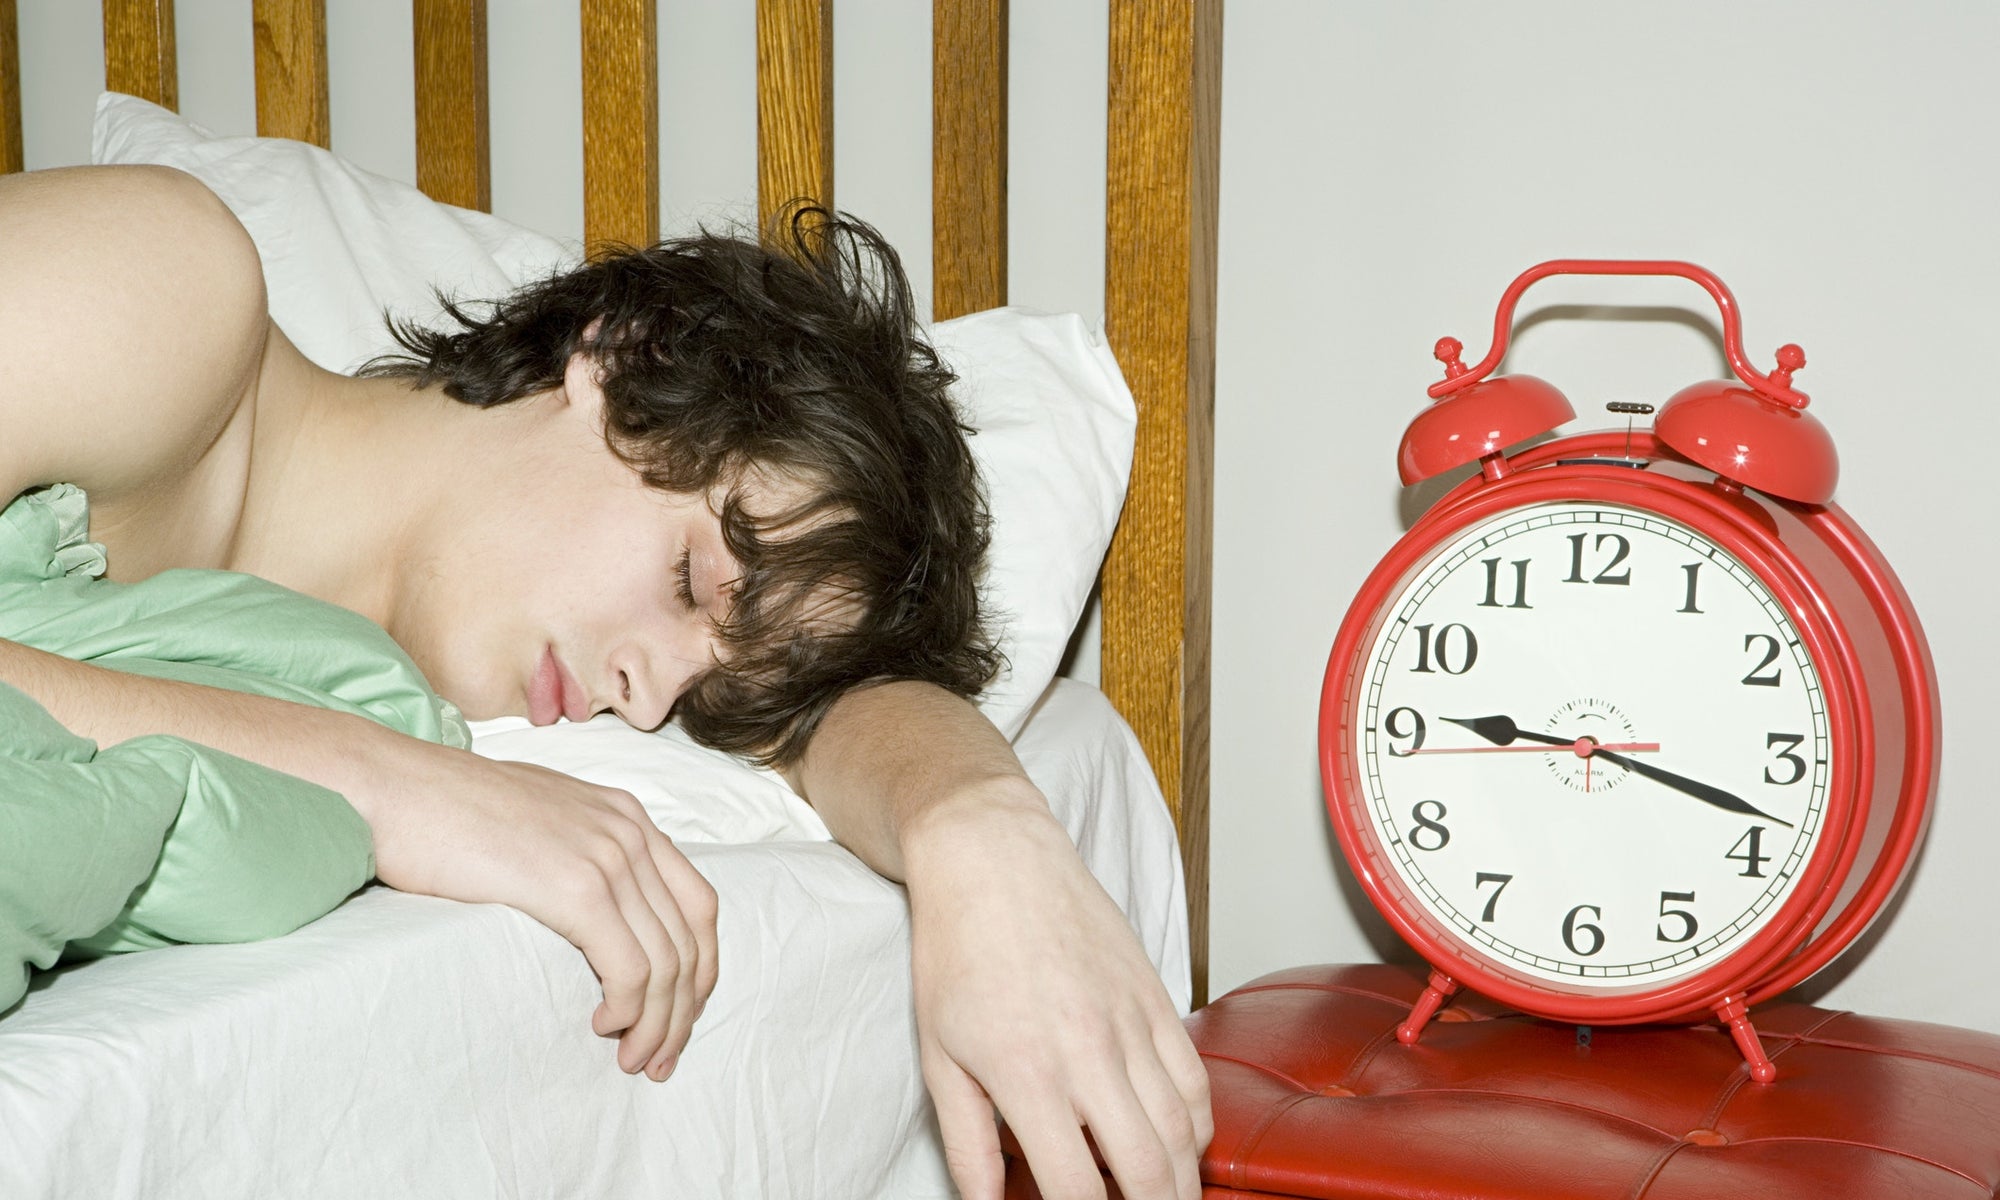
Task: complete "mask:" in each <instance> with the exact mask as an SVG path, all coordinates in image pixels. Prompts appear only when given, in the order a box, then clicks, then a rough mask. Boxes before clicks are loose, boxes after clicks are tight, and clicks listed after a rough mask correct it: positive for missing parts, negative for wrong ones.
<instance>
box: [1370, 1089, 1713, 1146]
mask: <svg viewBox="0 0 2000 1200" xmlns="http://www.w3.org/2000/svg"><path fill="white" fill-rule="evenodd" d="M1377 1094H1378V1095H1380V1096H1382V1097H1383V1098H1385V1099H1386V1098H1388V1097H1390V1096H1483V1097H1486V1098H1488V1099H1492V1100H1506V1101H1513V1102H1515V1103H1520V1104H1533V1105H1538V1106H1540V1107H1543V1108H1560V1109H1565V1110H1567V1111H1570V1112H1579V1113H1587V1114H1589V1115H1590V1116H1593V1117H1604V1118H1607V1119H1609V1120H1612V1121H1617V1122H1620V1123H1623V1124H1625V1125H1630V1126H1632V1127H1633V1128H1635V1129H1643V1130H1645V1131H1646V1132H1647V1133H1656V1134H1658V1135H1659V1136H1660V1137H1661V1138H1662V1139H1664V1140H1666V1141H1668V1142H1679V1141H1680V1140H1681V1136H1680V1135H1679V1134H1677V1133H1669V1132H1667V1131H1666V1130H1664V1129H1661V1128H1660V1127H1659V1126H1657V1125H1648V1124H1647V1123H1646V1122H1644V1121H1641V1120H1639V1119H1638V1118H1637V1117H1628V1116H1626V1115H1625V1114H1624V1113H1617V1112H1612V1111H1611V1110H1609V1109H1604V1108H1594V1107H1592V1106H1590V1105H1588V1104H1578V1103H1576V1102H1575V1101H1573V1100H1557V1099H1554V1098H1552V1097H1548V1096H1525V1095H1522V1094H1521V1093H1519V1092H1500V1091H1494V1090H1493V1089H1491V1088H1443V1087H1426V1088H1411V1089H1409V1090H1407V1091H1401V1092H1381V1093H1377Z"/></svg>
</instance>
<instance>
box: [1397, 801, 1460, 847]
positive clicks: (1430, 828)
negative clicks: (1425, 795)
mask: <svg viewBox="0 0 2000 1200" xmlns="http://www.w3.org/2000/svg"><path fill="white" fill-rule="evenodd" d="M1425 809H1435V810H1437V811H1435V812H1432V813H1430V814H1428V815H1426V814H1425V811H1424V810H1425ZM1444 812H1445V809H1444V801H1442V800H1419V801H1417V803H1416V806H1415V807H1414V808H1412V809H1410V820H1412V821H1415V822H1416V823H1417V827H1416V828H1415V829H1412V830H1410V832H1408V833H1407V834H1404V835H1403V836H1404V837H1405V838H1406V839H1407V840H1408V841H1409V843H1410V845H1412V846H1415V847H1416V848H1417V849H1419V850H1442V849H1444V848H1445V847H1446V846H1448V845H1450V844H1451V830H1449V829H1446V828H1445V827H1444ZM1425 834H1429V835H1430V837H1431V839H1432V840H1431V841H1430V842H1428V843H1426V842H1425V841H1424V835H1425Z"/></svg>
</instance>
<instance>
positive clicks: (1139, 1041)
mask: <svg viewBox="0 0 2000 1200" xmlns="http://www.w3.org/2000/svg"><path fill="white" fill-rule="evenodd" d="M1035 800H1036V802H1037V803H1036V804H1035V805H1034V806H1023V807H1001V808H974V809H972V810H971V811H969V812H968V811H964V810H959V811H936V812H932V813H929V814H926V819H925V824H924V826H923V828H922V829H921V830H920V831H919V832H918V833H916V834H914V835H913V836H912V837H911V838H910V839H909V840H908V841H907V842H906V846H907V847H908V849H907V850H906V852H905V858H906V863H907V867H908V871H907V879H908V884H909V890H910V909H911V914H912V942H913V945H912V956H913V958H912V966H911V973H912V976H913V978H914V981H915V985H916V1004H917V1038H918V1047H919V1052H920V1056H921V1060H922V1063H923V1071H924V1080H925V1083H926V1084H927V1085H928V1086H929V1088H930V1093H931V1098H932V1100H933V1101H934V1102H935V1103H936V1106H937V1112H938V1124H939V1126H940V1128H941V1129H942V1131H943V1134H944V1144H945V1159H946V1162H947V1163H948V1165H949V1166H950V1168H951V1173H952V1178H953V1180H954V1182H956V1183H957V1185H958V1187H959V1190H960V1191H961V1193H962V1194H963V1195H964V1196H965V1198H966V1200H998V1197H999V1195H1000V1189H1001V1182H1002V1168H1001V1161H1000V1146H999V1139H998V1136H997V1133H996V1130H995V1129H994V1125H993V1114H994V1110H995V1109H996V1108H997V1109H998V1110H999V1113H1000V1115H1001V1116H1002V1117H1004V1118H1005V1119H1006V1121H1007V1123H1008V1125H1009V1126H1010V1127H1011V1128H1012V1129H1013V1131H1014V1135H1015V1137H1016V1138H1017V1139H1018V1140H1019V1141H1020V1144H1021V1148H1022V1150H1023V1152H1024V1153H1025V1154H1026V1155H1027V1158H1028V1164H1029V1166H1030V1167H1031V1168H1032V1170H1033V1171H1034V1174H1035V1179H1036V1182H1037V1184H1038V1185H1039V1186H1040V1188H1041V1191H1042V1194H1043V1195H1044V1196H1045V1197H1048V1200H1075V1198H1080V1197H1089V1198H1092V1200H1100V1198H1101V1197H1103V1196H1104V1194H1105V1192H1104V1185H1103V1180H1102V1177H1101V1175H1100V1174H1099V1172H1098V1169H1097V1166H1096V1164H1095V1162H1094V1161H1093V1159H1092V1157H1091V1154H1090V1150H1089V1148H1088V1146H1087V1145H1086V1143H1085V1141H1084V1137H1083V1134H1084V1130H1085V1129H1088V1130H1089V1132H1090V1134H1091V1136H1092V1138H1093V1139H1094V1140H1095V1142H1096V1144H1097V1148H1098V1150H1099V1151H1100V1152H1101V1153H1102V1154H1103V1156H1104V1161H1105V1163H1106V1164H1107V1165H1108V1166H1109V1167H1110V1169H1111V1173H1112V1175H1113V1176H1114V1177H1115V1178H1116V1179H1117V1181H1118V1185H1119V1187H1120V1189H1121V1190H1122V1191H1123V1192H1124V1194H1125V1195H1126V1196H1127V1197H1130V1198H1131V1200H1150V1198H1153V1197H1178V1198H1181V1200H1195V1198H1196V1197H1198V1196H1199V1195H1200V1192H1201V1183H1200V1179H1199V1176H1198V1173H1197V1163H1198V1162H1199V1159H1200V1155H1201V1151H1202V1150H1203V1149H1204V1148H1205V1147H1206V1146H1207V1145H1208V1140H1209V1137H1210V1136H1211V1135H1212V1133H1213V1132H1214V1126H1213V1123H1212V1121H1211V1118H1210V1115H1209V1105H1208V1076H1207V1072H1206V1071H1205V1070H1204V1069H1203V1067H1202V1065H1201V1061H1200V1059H1199V1058H1198V1057H1197V1056H1196V1055H1195V1052H1194V1047H1193V1045H1192V1044H1191V1043H1190V1042H1189V1041H1188V1037H1187V1033H1186V1031H1185V1030H1184V1029H1183V1028H1182V1026H1181V1023H1180V1020H1179V1018H1178V1016H1177V1015H1176V1014H1175V1012H1174V1009H1173V1004H1172V1002H1171V1001H1170V1000H1169V999H1168V998H1167V994H1166V989H1165V988H1164V987H1162V986H1161V984H1160V981H1159V977H1158V976H1157V975H1156V974H1155V973H1154V970H1153V967H1152V964H1151V963H1150V962H1149V961H1147V959H1146V956H1145V955H1144V954H1143V953H1142V952H1141V951H1140V949H1139V946H1138V942H1137V940H1136V939H1135V938H1134V937H1133V936H1132V931H1131V928H1130V926H1128V925H1127V924H1126V921H1125V918H1124V915H1123V914H1122V913H1120V912H1119V911H1118V907H1117V906H1116V905H1115V904H1113V903H1112V901H1111V898H1110V897H1109V896H1108V895H1106V894H1105V892H1104V889H1103V888H1102V887H1100V886H1099V885H1098V883H1097V881H1096V880H1095V879H1093V878H1092V877H1091V875H1090V873H1089V872H1088V871H1087V870H1085V868H1084V866H1083V863H1082V861H1081V860H1080V859H1078V857H1077V855H1076V851H1075V848H1074V847H1073V846H1071V844H1070V841H1069V838H1068V836H1067V835H1066V834H1065V833H1064V832H1063V829H1062V827H1061V826H1060V825H1059V824H1057V823H1056V821H1055V819H1054V818H1053V817H1051V816H1049V814H1048V812H1047V809H1046V808H1045V807H1041V806H1040V803H1039V800H1040V798H1039V796H1038V795H1037V796H1036V797H1035Z"/></svg>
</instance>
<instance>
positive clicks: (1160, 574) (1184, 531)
mask: <svg viewBox="0 0 2000 1200" xmlns="http://www.w3.org/2000/svg"><path fill="white" fill-rule="evenodd" d="M1221 75H1222V4H1221V0H1112V3H1111V95H1110V117H1109V121H1110V125H1109V129H1108V131H1107V132H1108V147H1107V160H1108V162H1107V174H1106V177H1105V289H1104V291H1105V294H1104V300H1105V330H1106V333H1107V335H1108V336H1109V338H1110V340H1111V347H1112V350H1113V351H1114V352H1115V353H1116V354H1117V356H1118V362H1119V365H1120V366H1121V367H1122V368H1123V369H1124V372H1125V378H1126V380H1127V382H1128V383H1130V384H1131V386H1132V393H1133V396H1134V397H1135V398H1136V400H1137V401H1138V407H1139V429H1138V437H1137V444H1136V446H1135V447H1134V450H1133V459H1132V487H1131V494H1130V498H1129V499H1127V501H1126V503H1125V513H1124V516H1123V517H1122V518H1121V520H1120V521H1119V525H1118V531H1117V534H1116V536H1114V537H1113V539H1112V543H1111V553H1110V555H1109V557H1108V558H1107V560H1106V562H1105V567H1104V575H1103V580H1102V582H1103V595H1104V659H1103V679H1104V691H1105V693H1106V694H1107V695H1109V696H1110V697H1111V700H1112V702H1113V703H1114V704H1116V705H1117V706H1118V709H1119V711H1120V712H1122V713H1123V714H1124V715H1125V719H1126V720H1127V721H1128V722H1130V723H1131V725H1132V727H1133V730H1134V731H1135V732H1136V733H1137V734H1138V735H1139V741H1140V743H1141V744H1142V745H1143V746H1144V747H1145V749H1146V754H1147V756H1148V757H1149V758H1150V759H1151V760H1152V764H1153V770H1154V771H1155V773H1156V774H1157V775H1158V776H1159V780H1160V787H1161V789H1162V790H1163V791H1164V792H1165V793H1166V795H1167V800H1168V804H1169V805H1170V806H1171V807H1173V809H1174V819H1175V823H1176V825H1177V826H1178V827H1179V829H1180V838H1181V853H1182V855H1183V857H1184V858H1185V860H1186V866H1187V880H1188V907H1189V913H1188V915H1189V925H1190V930H1191V934H1192V939H1193V944H1192V949H1193V955H1194V990H1195V1002H1196V1003H1197V1004H1199V1003H1202V1002H1203V1001H1204V999H1205V997H1206V993H1207V989H1208V903H1207V893H1208V723H1209V720H1208V718H1209V714H1208V696H1209V592H1210V582H1209V571H1210V539H1211V526H1212V518H1211V512H1212V504H1211V499H1210V492H1211V486H1212V482H1213V476H1214V449H1213V444H1214V427H1215V244H1216V195H1217V179H1218V166H1219V161H1220V132H1221V122H1220V116H1221Z"/></svg>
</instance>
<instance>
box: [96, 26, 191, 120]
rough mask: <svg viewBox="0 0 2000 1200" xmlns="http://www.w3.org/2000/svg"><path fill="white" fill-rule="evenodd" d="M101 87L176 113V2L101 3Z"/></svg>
mask: <svg viewBox="0 0 2000 1200" xmlns="http://www.w3.org/2000/svg"><path fill="white" fill-rule="evenodd" d="M104 88H105V90H106V91H112V92H123V93H125V94H126V95H128V96H137V97H139V98H140V99H141V100H151V101H152V102H153V103H155V104H157V105H159V106H160V107H162V108H171V109H174V110H176V111H179V109H180V106H181V95H180V91H181V89H180V72H179V71H178V70H177V69H176V67H175V62H174V0H104Z"/></svg>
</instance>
